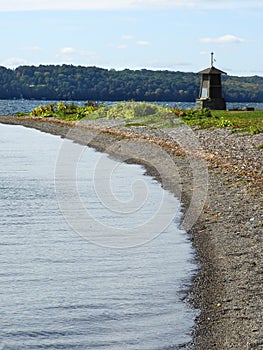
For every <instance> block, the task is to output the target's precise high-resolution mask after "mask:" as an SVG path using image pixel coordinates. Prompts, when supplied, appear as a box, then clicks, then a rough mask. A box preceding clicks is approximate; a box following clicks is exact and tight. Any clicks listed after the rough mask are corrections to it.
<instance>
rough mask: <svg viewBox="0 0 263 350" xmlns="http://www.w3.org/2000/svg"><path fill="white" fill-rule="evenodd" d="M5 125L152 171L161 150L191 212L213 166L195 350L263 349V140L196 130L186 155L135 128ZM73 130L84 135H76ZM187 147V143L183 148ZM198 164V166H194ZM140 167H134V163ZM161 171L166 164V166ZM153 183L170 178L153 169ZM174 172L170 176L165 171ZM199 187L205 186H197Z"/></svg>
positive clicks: (171, 141)
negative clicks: (154, 153)
mask: <svg viewBox="0 0 263 350" xmlns="http://www.w3.org/2000/svg"><path fill="white" fill-rule="evenodd" d="M0 122H1V123H5V124H15V125H23V126H26V127H31V128H35V129H39V130H41V131H43V132H48V133H51V134H56V135H60V136H62V137H67V138H71V139H74V140H75V141H76V142H79V143H82V144H87V145H89V146H92V147H95V148H97V149H99V150H101V151H106V152H107V151H108V149H109V145H113V147H111V148H110V151H111V152H112V153H113V154H114V155H115V156H117V157H118V155H119V154H118V152H119V150H118V147H114V144H116V140H125V141H127V147H128V148H130V147H134V148H136V147H138V149H139V150H140V152H141V153H138V152H137V150H136V154H141V155H142V156H141V159H138V157H137V159H136V160H135V161H136V162H141V163H142V164H146V167H147V166H148V162H147V159H149V157H150V155H148V158H147V152H149V151H148V149H147V147H146V145H148V144H155V145H157V146H158V147H161V148H162V149H163V150H165V152H166V153H167V154H169V156H170V157H171V159H172V160H173V162H174V163H175V164H176V167H177V169H178V173H179V176H180V181H181V183H180V186H181V194H180V196H181V198H180V199H181V202H182V204H183V211H184V213H187V211H188V210H189V207H190V206H191V205H192V204H193V200H192V199H193V196H194V193H195V192H196V191H197V185H198V181H197V182H195V181H194V180H195V176H198V174H197V175H196V174H194V169H193V164H194V163H193V162H194V160H195V158H198V160H199V161H202V162H203V163H202V164H205V169H206V172H207V173H206V174H207V179H206V181H205V184H203V186H204V187H203V188H204V190H205V196H203V198H202V199H200V203H196V204H197V208H196V217H195V220H194V222H192V223H191V225H188V226H187V225H186V226H185V228H186V230H187V232H188V235H189V237H190V239H191V240H192V244H193V246H194V248H195V250H196V259H197V262H198V264H199V269H198V271H197V274H196V276H195V278H194V279H193V281H192V285H191V287H190V290H189V291H188V292H187V297H186V299H187V302H189V303H190V304H192V305H193V307H196V308H198V309H199V310H200V314H199V316H198V318H197V319H196V326H195V329H194V330H193V344H189V349H190V348H191V349H194V350H211V349H216V350H226V349H227V350H228V349H236V350H250V349H251V350H252V349H253V350H254V349H263V287H262V286H263V248H262V243H263V196H262V190H263V183H262V179H263V149H262V145H263V134H262V133H261V134H257V135H245V134H239V133H231V132H230V131H229V130H228V129H227V128H224V129H202V130H199V129H194V128H192V129H191V130H189V129H190V128H188V129H187V130H188V132H189V133H190V136H191V135H192V136H191V137H192V138H194V139H195V143H193V144H194V145H198V147H196V148H193V147H189V148H187V149H186V148H185V147H182V143H181V142H178V138H176V137H173V130H172V129H154V130H151V129H149V128H147V127H139V126H130V127H127V126H125V125H124V124H122V123H121V122H116V121H114V120H113V121H112V120H111V121H109V120H104V119H103V120H95V121H84V122H81V123H76V122H66V121H61V120H56V119H53V118H36V117H12V116H6V117H5V116H2V117H0ZM72 130H77V132H73V133H72ZM179 141H180V140H179ZM189 159H192V160H193V161H192V162H189ZM131 161H132V160H131ZM159 161H160V163H161V162H162V160H161V159H160V160H159ZM148 171H149V173H151V175H154V176H155V177H156V178H158V179H159V180H160V182H163V180H164V179H163V178H162V177H161V176H160V174H158V173H157V172H155V170H154V168H152V167H151V166H148ZM165 171H166V169H165ZM173 175H174V174H172V173H169V169H168V168H167V171H166V179H165V181H164V183H163V186H164V187H166V188H167V189H169V190H170V191H172V192H173V193H175V195H177V190H178V183H176V181H177V180H178V177H176V178H175V177H174V176H173ZM197 180H198V179H197Z"/></svg>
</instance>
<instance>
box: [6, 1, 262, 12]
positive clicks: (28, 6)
mask: <svg viewBox="0 0 263 350" xmlns="http://www.w3.org/2000/svg"><path fill="white" fill-rule="evenodd" d="M259 7H261V8H263V2H262V0H252V1H251V0H221V1H218V0H110V1H109V0H96V1H94V0H74V1H72V0H8V1H6V0H0V12H3V11H34V10H110V9H112V10H118V9H148V10H149V9H166V8H167V9H168V8H169V9H172V8H193V9H194V8H196V9H230V8H233V9H234V8H259Z"/></svg>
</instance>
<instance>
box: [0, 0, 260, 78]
mask: <svg viewBox="0 0 263 350" xmlns="http://www.w3.org/2000/svg"><path fill="white" fill-rule="evenodd" d="M262 20H263V0H0V39H1V40H0V42H1V50H0V65H1V66H4V67H7V68H12V69H14V68H16V67H18V66H21V65H35V66H38V65H40V64H57V65H61V64H73V65H81V66H96V67H101V68H107V69H116V70H122V69H126V68H128V69H152V70H170V71H182V72H198V71H200V70H202V69H204V68H207V67H208V66H209V65H210V53H211V52H214V58H215V62H214V65H215V66H216V67H217V68H219V69H221V70H223V71H225V72H227V74H228V75H237V76H254V75H259V76H263V35H262V24H261V23H262Z"/></svg>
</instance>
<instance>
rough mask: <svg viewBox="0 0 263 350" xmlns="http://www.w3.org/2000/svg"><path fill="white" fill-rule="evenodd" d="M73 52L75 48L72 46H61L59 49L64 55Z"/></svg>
mask: <svg viewBox="0 0 263 350" xmlns="http://www.w3.org/2000/svg"><path fill="white" fill-rule="evenodd" d="M75 52H76V50H75V49H73V47H63V48H62V49H61V50H60V53H61V54H65V55H68V54H72V53H75Z"/></svg>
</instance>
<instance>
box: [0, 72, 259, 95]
mask: <svg viewBox="0 0 263 350" xmlns="http://www.w3.org/2000/svg"><path fill="white" fill-rule="evenodd" d="M222 79H223V94H224V97H225V99H226V101H228V102H263V77H259V76H252V77H235V76H223V77H222ZM199 86H200V76H199V75H198V74H196V73H183V72H172V71H168V70H166V71H153V70H147V69H141V70H131V69H124V70H121V71H117V70H115V69H109V70H108V69H103V68H98V67H83V66H74V65H40V66H20V67H18V68H16V69H14V70H13V69H7V68H5V67H0V99H13V98H25V99H49V100H86V101H87V100H97V101H122V100H135V101H183V102H194V101H195V99H196V98H197V97H198V94H199Z"/></svg>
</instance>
